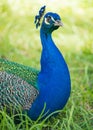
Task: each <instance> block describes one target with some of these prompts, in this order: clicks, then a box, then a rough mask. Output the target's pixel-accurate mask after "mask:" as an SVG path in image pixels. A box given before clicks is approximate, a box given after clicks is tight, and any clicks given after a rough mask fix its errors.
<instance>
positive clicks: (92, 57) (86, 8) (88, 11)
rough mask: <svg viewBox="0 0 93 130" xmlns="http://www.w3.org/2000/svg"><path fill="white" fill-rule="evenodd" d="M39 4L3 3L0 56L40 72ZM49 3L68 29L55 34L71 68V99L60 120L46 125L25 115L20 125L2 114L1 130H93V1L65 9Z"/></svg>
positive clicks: (47, 122)
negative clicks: (37, 22)
mask: <svg viewBox="0 0 93 130" xmlns="http://www.w3.org/2000/svg"><path fill="white" fill-rule="evenodd" d="M21 2H22V1H21ZM27 2H28V3H29V1H28V0H27ZM36 3H37V2H36V1H35V2H32V5H33V6H32V5H30V4H29V5H28V4H27V3H24V2H22V4H21V6H17V5H15V4H14V5H12V6H10V5H9V4H8V3H7V0H5V1H3V2H1V1H0V57H1V58H6V59H9V60H12V61H15V62H18V63H22V64H25V65H28V66H32V67H35V68H37V69H39V68H40V64H39V61H40V54H41V44H40V38H39V30H36V29H35V25H34V23H33V21H34V15H35V13H36V12H37V11H38V9H39V7H40V6H39V4H38V6H37V7H36V5H35V4H36ZM55 3H56V1H55ZM47 4H48V5H50V6H49V7H48V8H49V9H50V10H51V11H56V12H58V13H59V14H60V15H61V17H62V20H63V23H64V28H60V29H59V30H58V31H55V32H54V34H53V38H54V41H55V43H56V45H57V46H58V48H60V51H61V52H62V54H63V55H64V57H65V59H66V62H67V64H68V66H69V70H70V74H71V81H72V92H71V96H70V99H69V101H68V103H67V105H66V107H65V108H64V109H63V110H62V111H60V113H59V114H58V115H57V116H56V117H51V118H49V119H48V120H47V121H45V120H44V121H42V122H39V121H38V120H37V121H35V122H34V121H31V120H30V119H29V118H28V117H27V116H26V115H24V116H25V120H23V119H21V120H22V121H21V123H19V124H18V125H16V124H14V115H11V117H9V116H8V115H7V114H6V113H5V112H4V111H3V112H2V111H0V118H2V117H3V119H2V121H1V122H0V130H42V129H45V130H49V129H53V130H92V129H93V36H92V35H93V16H92V12H93V2H92V0H81V1H79V0H78V1H77V0H76V1H75V2H74V1H71V2H67V3H66V2H65V4H64V2H63V4H62V2H61V4H62V7H61V5H60V4H59V5H58V6H57V7H56V5H54V6H55V7H56V9H55V8H54V9H53V8H51V6H52V4H53V3H52V2H51V4H49V3H47ZM13 6H14V7H17V8H13ZM19 7H20V8H19ZM35 7H36V9H35ZM50 10H49V11H50ZM47 11H48V9H47ZM20 118H22V116H21V114H20Z"/></svg>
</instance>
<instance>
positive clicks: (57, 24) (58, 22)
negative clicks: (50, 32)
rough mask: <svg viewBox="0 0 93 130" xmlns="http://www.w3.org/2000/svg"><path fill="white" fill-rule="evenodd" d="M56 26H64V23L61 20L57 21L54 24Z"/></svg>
mask: <svg viewBox="0 0 93 130" xmlns="http://www.w3.org/2000/svg"><path fill="white" fill-rule="evenodd" d="M54 26H59V27H60V26H63V23H62V22H61V20H56V21H55V23H54Z"/></svg>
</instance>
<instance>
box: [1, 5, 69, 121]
mask: <svg viewBox="0 0 93 130" xmlns="http://www.w3.org/2000/svg"><path fill="white" fill-rule="evenodd" d="M44 10H45V6H44V7H42V8H41V10H40V11H39V15H37V16H36V20H35V23H36V27H38V26H39V25H40V19H41V17H42V15H43V13H44ZM60 26H62V23H61V19H60V16H59V15H58V14H56V13H52V12H49V13H47V14H45V16H44V18H43V22H42V25H41V29H40V38H41V43H42V54H41V70H40V71H37V70H36V69H33V68H31V67H27V66H24V65H21V64H18V63H14V62H10V61H7V60H4V59H0V109H4V107H6V108H8V109H9V108H10V107H12V108H13V109H14V108H15V107H16V108H17V107H20V108H21V109H22V110H23V111H24V110H26V111H27V113H28V116H29V117H30V118H31V119H33V120H36V119H37V118H38V116H39V115H40V113H41V112H42V109H43V108H44V104H45V103H46V108H45V111H44V113H47V114H46V116H47V115H48V114H50V113H51V112H54V111H56V110H60V109H62V108H63V107H64V106H65V104H66V102H67V100H68V98H69V96H70V91H71V83H70V75H69V70H68V67H67V64H66V62H65V60H64V58H63V56H62V54H61V53H60V51H59V49H58V48H57V47H56V45H55V44H54V42H53V40H52V36H51V34H52V32H53V31H54V30H56V29H58V28H59V27H60Z"/></svg>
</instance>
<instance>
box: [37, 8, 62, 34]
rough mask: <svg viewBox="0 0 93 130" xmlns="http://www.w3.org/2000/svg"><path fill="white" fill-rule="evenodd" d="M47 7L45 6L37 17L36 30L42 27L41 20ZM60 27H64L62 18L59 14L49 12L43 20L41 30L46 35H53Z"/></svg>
mask: <svg viewBox="0 0 93 130" xmlns="http://www.w3.org/2000/svg"><path fill="white" fill-rule="evenodd" d="M45 7H46V6H43V7H42V8H41V9H40V11H39V15H37V16H36V17H35V23H36V28H38V26H40V20H41V17H42V16H43V14H44V11H45ZM60 26H63V24H62V22H61V18H60V16H59V15H58V14H57V13H52V12H48V13H46V14H45V16H44V18H43V21H42V25H41V29H42V30H43V31H44V32H46V33H51V32H53V31H54V30H56V29H58V28H59V27H60Z"/></svg>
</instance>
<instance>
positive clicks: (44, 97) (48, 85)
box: [28, 29, 70, 120]
mask: <svg viewBox="0 0 93 130" xmlns="http://www.w3.org/2000/svg"><path fill="white" fill-rule="evenodd" d="M40 37H41V43H42V55H41V71H40V73H39V75H38V82H37V83H38V87H39V95H38V97H37V99H36V100H35V101H34V103H33V105H32V107H31V109H30V110H29V112H28V114H29V116H30V117H31V118H32V119H34V120H35V119H37V117H38V116H39V115H40V113H41V111H42V109H43V107H44V103H46V110H45V112H47V111H48V110H49V113H51V112H53V111H55V110H59V109H62V108H63V107H64V105H65V104H66V102H67V100H68V97H69V95H70V76H69V71H68V67H67V65H66V63H65V61H64V58H63V56H62V55H61V53H60V52H59V50H58V48H57V47H56V46H55V44H54V42H53V40H52V37H51V33H45V32H44V31H43V30H42V29H41V31H40ZM49 113H48V114H49Z"/></svg>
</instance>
